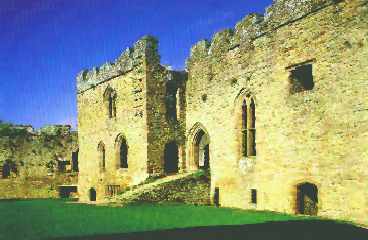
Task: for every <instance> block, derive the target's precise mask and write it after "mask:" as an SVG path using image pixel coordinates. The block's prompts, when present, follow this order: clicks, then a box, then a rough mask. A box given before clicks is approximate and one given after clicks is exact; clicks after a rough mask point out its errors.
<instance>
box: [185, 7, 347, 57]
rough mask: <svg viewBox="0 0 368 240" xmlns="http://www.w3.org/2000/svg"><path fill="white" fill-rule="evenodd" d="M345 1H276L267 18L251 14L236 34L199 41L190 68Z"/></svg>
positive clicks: (267, 11) (192, 49) (228, 33)
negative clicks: (209, 57) (196, 61)
mask: <svg viewBox="0 0 368 240" xmlns="http://www.w3.org/2000/svg"><path fill="white" fill-rule="evenodd" d="M342 1H344V0H274V1H273V3H272V5H271V6H269V7H268V8H266V12H265V14H264V15H261V14H250V15H248V16H246V17H245V18H244V19H242V20H241V21H240V22H238V23H237V24H236V26H235V29H234V30H232V29H230V30H229V29H227V30H224V31H221V32H218V33H216V34H215V35H214V36H213V38H212V40H211V41H207V40H202V41H199V42H198V43H197V44H195V45H194V46H193V47H192V48H191V52H190V57H189V59H188V62H187V64H190V62H192V61H195V60H196V59H197V60H198V59H203V58H204V57H207V56H209V55H216V53H218V52H220V53H221V52H222V53H223V52H227V51H228V50H231V49H233V48H236V47H237V46H239V45H240V44H241V43H247V42H252V41H253V40H254V39H256V38H258V37H260V36H262V35H264V34H267V33H268V32H271V31H273V30H275V29H277V28H278V27H281V26H284V25H287V24H289V23H291V22H294V21H297V20H298V19H301V18H303V17H304V16H307V15H308V14H310V13H313V12H316V11H318V10H320V9H322V8H324V7H327V6H330V5H333V4H338V3H339V2H342Z"/></svg>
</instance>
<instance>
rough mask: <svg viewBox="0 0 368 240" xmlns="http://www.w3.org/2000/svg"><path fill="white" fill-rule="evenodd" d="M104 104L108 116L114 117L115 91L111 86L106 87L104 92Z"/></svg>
mask: <svg viewBox="0 0 368 240" xmlns="http://www.w3.org/2000/svg"><path fill="white" fill-rule="evenodd" d="M103 98H104V104H105V107H106V109H107V113H108V117H109V118H114V117H116V92H115V90H114V89H112V88H111V87H107V88H106V90H105V93H104V96H103Z"/></svg>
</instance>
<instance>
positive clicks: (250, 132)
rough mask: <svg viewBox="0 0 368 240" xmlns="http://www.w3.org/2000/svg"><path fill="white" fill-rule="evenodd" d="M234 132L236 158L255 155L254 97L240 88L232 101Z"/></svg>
mask: <svg viewBox="0 0 368 240" xmlns="http://www.w3.org/2000/svg"><path fill="white" fill-rule="evenodd" d="M233 113H234V116H235V121H234V122H235V133H236V138H235V139H236V142H237V144H236V146H237V150H236V152H237V154H238V158H239V159H241V158H244V157H253V156H256V98H255V96H254V95H253V94H252V93H251V92H250V91H247V90H245V89H242V90H241V91H240V92H239V94H238V95H237V96H236V98H235V101H234V109H233Z"/></svg>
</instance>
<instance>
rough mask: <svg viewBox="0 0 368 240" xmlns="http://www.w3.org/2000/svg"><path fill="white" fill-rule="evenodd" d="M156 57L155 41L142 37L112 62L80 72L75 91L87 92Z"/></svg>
mask: <svg viewBox="0 0 368 240" xmlns="http://www.w3.org/2000/svg"><path fill="white" fill-rule="evenodd" d="M157 57H158V50H157V40H156V39H155V38H154V37H152V36H144V37H142V38H141V39H139V40H138V41H137V42H136V43H135V44H134V45H133V47H130V48H127V49H126V50H125V51H124V52H123V53H122V54H121V55H120V57H118V58H117V59H116V60H115V61H114V62H107V63H105V64H103V65H102V66H100V67H94V68H92V69H91V70H83V71H82V72H80V73H79V74H78V76H77V91H78V93H80V92H83V91H85V90H88V89H90V88H92V87H94V86H96V85H97V84H98V83H101V82H104V81H107V80H109V79H112V78H115V77H117V76H120V75H122V74H125V73H127V72H130V71H132V70H133V69H134V67H136V66H139V65H140V64H142V63H143V62H144V60H145V59H147V58H157Z"/></svg>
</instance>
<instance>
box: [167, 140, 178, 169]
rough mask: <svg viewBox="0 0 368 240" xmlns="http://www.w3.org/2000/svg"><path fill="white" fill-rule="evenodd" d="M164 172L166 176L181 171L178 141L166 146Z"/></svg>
mask: <svg viewBox="0 0 368 240" xmlns="http://www.w3.org/2000/svg"><path fill="white" fill-rule="evenodd" d="M164 171H165V174H173V173H178V171H179V147H178V144H177V143H176V141H170V142H168V143H166V144H165V151H164Z"/></svg>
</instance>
